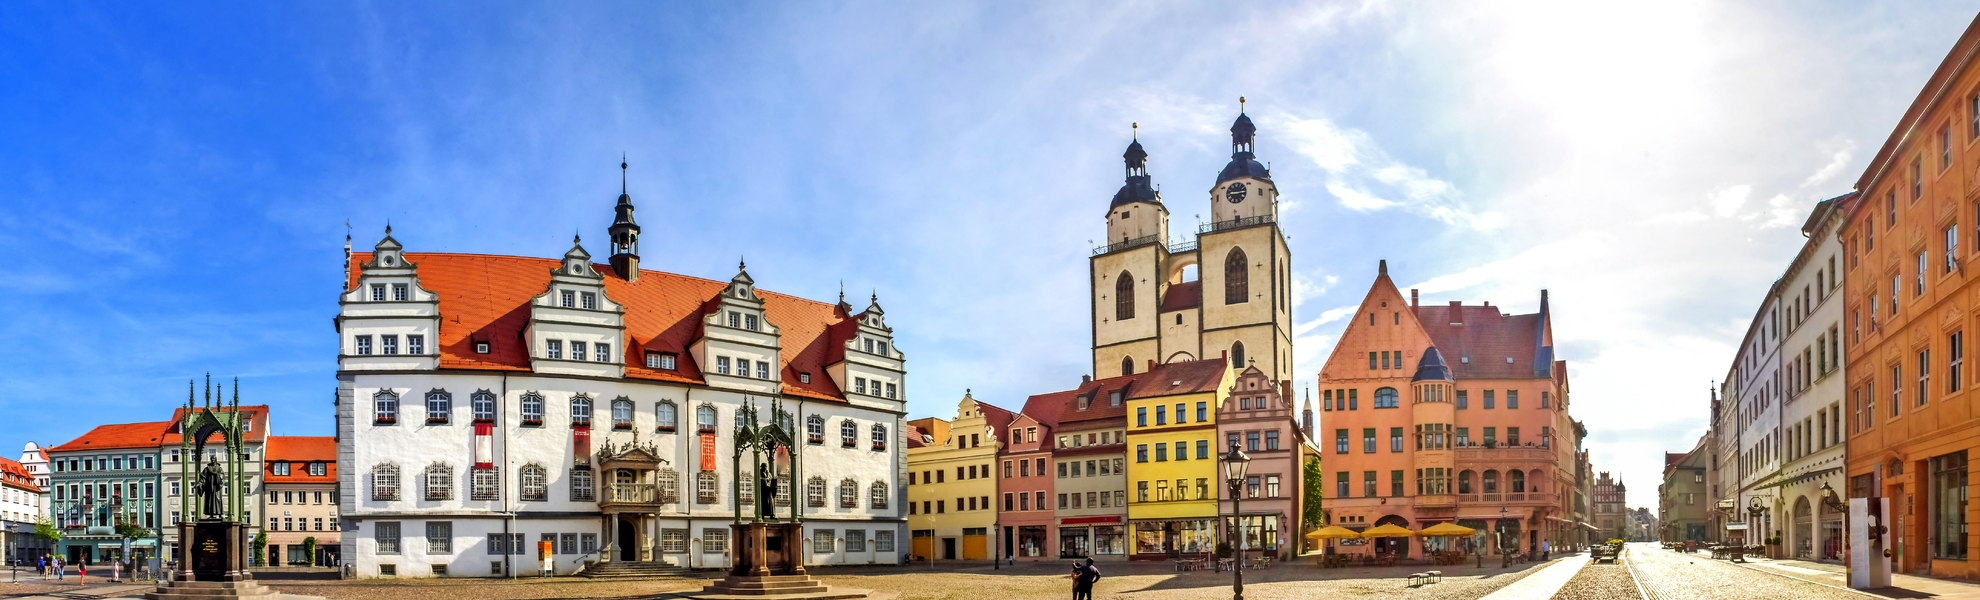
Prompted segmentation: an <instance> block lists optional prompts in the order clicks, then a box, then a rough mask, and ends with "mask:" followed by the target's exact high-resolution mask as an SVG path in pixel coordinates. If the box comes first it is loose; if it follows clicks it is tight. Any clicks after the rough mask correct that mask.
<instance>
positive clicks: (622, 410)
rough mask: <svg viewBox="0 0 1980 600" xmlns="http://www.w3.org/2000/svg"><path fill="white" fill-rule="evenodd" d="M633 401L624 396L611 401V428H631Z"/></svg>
mask: <svg viewBox="0 0 1980 600" xmlns="http://www.w3.org/2000/svg"><path fill="white" fill-rule="evenodd" d="M632 426H633V402H632V400H630V399H627V398H626V397H625V396H620V397H619V398H618V399H616V400H613V401H612V428H613V429H632Z"/></svg>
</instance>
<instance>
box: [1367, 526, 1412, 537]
mask: <svg viewBox="0 0 1980 600" xmlns="http://www.w3.org/2000/svg"><path fill="white" fill-rule="evenodd" d="M1414 535H1416V532H1414V531H1410V530H1408V529H1404V528H1401V527H1397V526H1395V525H1394V524H1389V525H1381V526H1378V527H1375V528H1373V529H1369V530H1368V531H1363V532H1361V537H1365V538H1389V537H1410V536H1414Z"/></svg>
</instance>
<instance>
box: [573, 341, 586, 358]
mask: <svg viewBox="0 0 1980 600" xmlns="http://www.w3.org/2000/svg"><path fill="white" fill-rule="evenodd" d="M571 360H584V342H580V341H577V340H571Z"/></svg>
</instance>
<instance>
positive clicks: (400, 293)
mask: <svg viewBox="0 0 1980 600" xmlns="http://www.w3.org/2000/svg"><path fill="white" fill-rule="evenodd" d="M409 296H410V295H409V294H408V290H407V286H406V284H403V283H394V284H392V301H393V302H405V301H406V300H408V299H409Z"/></svg>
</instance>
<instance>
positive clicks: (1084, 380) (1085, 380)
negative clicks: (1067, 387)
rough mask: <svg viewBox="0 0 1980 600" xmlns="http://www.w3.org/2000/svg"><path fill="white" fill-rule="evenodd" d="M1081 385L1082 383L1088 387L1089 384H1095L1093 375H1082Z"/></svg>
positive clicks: (1080, 377) (1080, 378)
mask: <svg viewBox="0 0 1980 600" xmlns="http://www.w3.org/2000/svg"><path fill="white" fill-rule="evenodd" d="M1079 383H1080V385H1086V384H1089V383H1093V376H1092V375H1081V376H1079Z"/></svg>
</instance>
